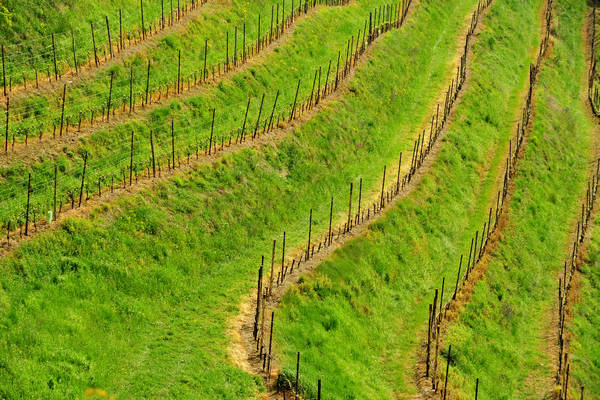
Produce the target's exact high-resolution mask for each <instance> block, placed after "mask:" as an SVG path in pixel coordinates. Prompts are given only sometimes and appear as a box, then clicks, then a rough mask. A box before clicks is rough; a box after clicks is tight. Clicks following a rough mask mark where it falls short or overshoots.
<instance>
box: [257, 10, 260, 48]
mask: <svg viewBox="0 0 600 400" xmlns="http://www.w3.org/2000/svg"><path fill="white" fill-rule="evenodd" d="M259 52H260V14H258V34H257V38H256V54H258V53H259Z"/></svg>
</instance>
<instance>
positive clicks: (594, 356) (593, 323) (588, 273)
mask: <svg viewBox="0 0 600 400" xmlns="http://www.w3.org/2000/svg"><path fill="white" fill-rule="evenodd" d="M599 224H600V219H599V218H598V217H596V219H595V221H594V224H593V225H592V229H591V241H590V244H589V248H588V254H587V259H586V263H585V264H584V265H583V266H581V279H580V283H579V287H578V290H579V295H578V297H577V304H576V305H575V306H574V312H573V319H572V321H571V322H570V323H569V325H567V330H569V331H571V333H572V334H573V336H572V338H571V343H570V350H569V358H570V360H571V368H570V372H571V378H570V381H571V384H570V385H569V386H570V388H571V390H572V391H571V393H570V395H571V396H573V398H577V396H578V395H579V394H580V387H581V386H583V387H584V393H585V397H584V398H586V399H600V382H599V381H598V376H600V332H599V331H598V326H599V324H600V315H599V314H598V301H599V299H600V268H599V262H598V260H599V249H600V247H599V245H598V239H599V236H598V226H599Z"/></svg>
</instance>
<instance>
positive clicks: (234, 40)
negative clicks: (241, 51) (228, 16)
mask: <svg viewBox="0 0 600 400" xmlns="http://www.w3.org/2000/svg"><path fill="white" fill-rule="evenodd" d="M237 31H238V28H237V26H236V27H235V29H234V35H233V66H234V67H237Z"/></svg>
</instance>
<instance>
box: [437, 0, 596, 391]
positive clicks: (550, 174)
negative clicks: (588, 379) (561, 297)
mask: <svg viewBox="0 0 600 400" xmlns="http://www.w3.org/2000/svg"><path fill="white" fill-rule="evenodd" d="M555 5H556V6H555V7H556V9H555V11H556V13H555V15H556V27H557V28H556V37H555V45H554V49H553V52H552V54H551V56H550V59H549V60H548V61H547V63H546V66H545V67H544V68H543V70H542V72H541V74H540V78H539V84H538V90H537V105H536V116H535V119H534V122H533V131H532V133H531V140H530V143H529V145H528V147H527V150H526V153H525V156H524V159H523V160H522V161H521V164H520V167H519V174H518V176H517V178H516V179H515V185H516V189H515V194H514V198H513V201H512V202H511V206H510V210H509V213H510V214H509V215H510V221H512V222H511V224H510V226H509V227H508V228H507V229H506V231H505V234H504V238H503V240H502V241H501V242H500V243H499V245H498V248H497V249H496V250H495V251H494V254H493V257H492V259H491V261H490V265H489V271H488V273H487V276H486V278H485V279H484V280H482V281H481V282H479V284H478V285H477V287H476V290H475V292H474V295H473V299H472V301H471V302H470V303H469V304H468V305H467V306H466V307H465V309H464V312H463V314H462V317H461V319H460V321H459V322H458V323H457V325H455V326H454V327H452V328H451V330H450V332H449V335H448V337H447V343H446V344H445V346H447V345H448V344H452V348H453V351H456V353H455V354H456V358H455V363H454V368H452V370H451V377H452V379H451V381H452V383H453V385H454V386H458V387H459V388H460V391H461V394H462V395H464V397H465V398H470V396H471V395H472V390H473V385H474V381H475V378H477V377H479V378H480V386H479V387H480V395H481V397H482V398H486V399H514V398H520V399H524V398H535V397H536V392H537V393H539V392H540V391H541V392H546V391H549V390H550V389H551V388H550V387H544V386H543V384H544V382H545V379H546V378H547V377H549V376H551V374H552V373H553V366H551V365H549V360H548V358H547V355H546V353H545V352H544V349H545V347H546V345H547V342H546V339H545V337H546V335H547V332H548V330H549V329H554V328H550V327H547V326H546V322H547V319H548V315H549V313H550V312H551V311H550V310H552V307H553V304H554V302H555V297H556V293H555V292H556V284H557V278H556V271H557V270H559V269H560V268H561V266H562V263H563V260H564V259H565V258H566V256H567V254H566V252H567V245H568V235H569V233H570V230H571V229H572V226H573V220H574V217H575V215H576V214H577V210H578V208H577V207H578V205H579V196H581V195H582V194H584V193H583V192H582V190H583V185H584V183H585V177H586V172H587V162H588V161H589V160H590V158H591V157H592V155H591V150H590V147H591V146H590V144H591V141H590V138H591V132H592V123H591V121H590V119H589V117H588V115H587V114H586V111H585V108H584V104H583V99H582V98H581V85H582V84H583V80H582V77H583V74H584V73H585V59H584V52H583V38H582V34H581V26H582V23H583V18H584V12H585V4H584V3H581V2H578V1H574V0H558V1H556V2H555ZM499 381H500V382H502V384H501V385H498V384H497V382H499ZM537 385H542V386H541V387H536V386H537Z"/></svg>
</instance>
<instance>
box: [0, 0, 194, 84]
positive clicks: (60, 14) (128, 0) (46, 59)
mask: <svg viewBox="0 0 600 400" xmlns="http://www.w3.org/2000/svg"><path fill="white" fill-rule="evenodd" d="M161 1H163V2H164V7H165V11H164V12H165V18H166V24H168V23H169V22H168V18H169V14H170V4H171V0H144V2H143V3H144V26H145V28H146V30H147V31H148V30H149V29H150V28H151V27H152V28H154V27H156V26H157V25H160V20H161ZM179 4H180V6H181V8H182V9H183V8H184V7H185V6H186V5H191V0H180V2H179ZM173 7H174V10H175V11H174V14H175V16H176V13H177V0H174V1H173ZM119 10H121V22H122V30H123V41H124V43H125V45H126V46H127V43H128V40H129V39H133V38H135V39H138V40H139V39H140V38H141V25H142V24H141V11H140V1H139V0H99V1H87V0H83V1H73V0H50V1H36V0H6V1H3V2H2V5H0V38H2V44H3V45H4V47H5V62H6V64H5V70H6V76H7V85H8V84H9V82H10V81H11V80H12V83H13V85H15V84H22V83H23V74H25V76H26V79H27V81H28V87H31V86H32V83H34V82H35V71H36V70H37V71H38V75H39V78H40V79H47V70H48V69H50V73H51V75H52V79H53V80H54V61H53V52H52V37H51V35H52V34H54V39H55V45H56V58H57V64H58V68H59V72H61V71H62V73H64V72H66V71H68V70H69V69H70V68H74V63H73V53H72V38H71V30H73V38H74V40H75V46H76V53H77V60H78V64H80V65H83V64H86V62H87V61H88V60H91V61H92V63H93V57H94V52H93V45H92V34H91V27H90V22H92V23H93V24H94V36H95V40H96V47H97V51H98V56H99V57H102V56H103V54H104V52H105V51H108V50H107V49H108V31H107V27H106V20H105V17H108V19H109V24H110V29H111V39H112V43H113V45H116V44H117V43H118V40H119V39H118V38H119ZM11 78H12V79H11Z"/></svg>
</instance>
